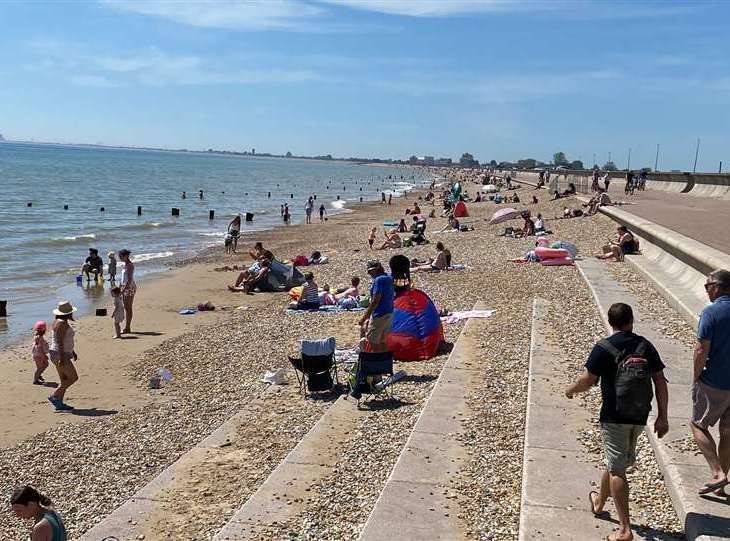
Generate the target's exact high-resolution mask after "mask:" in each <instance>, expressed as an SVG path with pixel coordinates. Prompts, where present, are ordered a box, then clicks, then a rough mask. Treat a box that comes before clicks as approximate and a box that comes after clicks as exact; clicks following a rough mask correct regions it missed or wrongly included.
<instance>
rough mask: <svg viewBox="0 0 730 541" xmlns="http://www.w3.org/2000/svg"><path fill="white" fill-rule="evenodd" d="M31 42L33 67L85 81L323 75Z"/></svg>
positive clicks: (211, 81) (152, 51)
mask: <svg viewBox="0 0 730 541" xmlns="http://www.w3.org/2000/svg"><path fill="white" fill-rule="evenodd" d="M28 45H29V48H30V49H31V50H33V51H34V53H35V54H36V55H37V56H38V57H39V58H37V59H36V60H35V62H34V63H32V64H30V65H29V66H28V69H30V70H32V71H36V72H43V73H51V72H54V71H55V72H57V73H58V75H59V76H60V77H63V78H65V79H66V80H68V81H69V82H71V83H73V84H76V85H80V86H95V87H113V86H140V85H141V86H157V87H160V86H196V85H226V84H238V85H247V84H264V83H278V84H293V83H303V82H309V81H321V80H324V77H323V76H322V75H320V74H319V73H318V72H317V71H316V70H314V69H302V68H290V69H288V68H277V67H271V66H270V64H267V63H266V62H263V61H260V62H258V63H255V64H254V63H251V62H246V61H245V60H242V59H238V58H228V57H214V58H207V57H200V56H195V55H170V54H167V53H165V52H163V51H160V50H159V49H157V48H149V49H146V50H141V51H136V52H134V53H128V54H124V55H107V54H103V53H92V52H90V50H91V49H90V48H88V47H84V46H81V45H79V44H75V43H63V42H52V41H45V40H43V41H33V42H30V43H29V44H28Z"/></svg>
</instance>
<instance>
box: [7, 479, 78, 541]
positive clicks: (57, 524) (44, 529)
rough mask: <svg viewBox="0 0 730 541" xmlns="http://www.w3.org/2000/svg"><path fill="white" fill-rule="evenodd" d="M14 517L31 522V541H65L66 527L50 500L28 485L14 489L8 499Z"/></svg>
mask: <svg viewBox="0 0 730 541" xmlns="http://www.w3.org/2000/svg"><path fill="white" fill-rule="evenodd" d="M10 507H11V509H12V510H13V513H14V514H15V516H16V517H18V518H21V519H23V520H31V519H32V520H33V530H32V532H31V534H30V539H31V541H66V540H67V539H68V537H67V536H66V527H65V526H64V524H63V520H62V519H61V515H59V514H58V513H57V512H56V511H55V509H53V505H52V503H51V500H50V499H49V498H48V497H46V496H44V495H43V494H41V493H40V492H38V490H36V489H35V488H33V487H32V486H30V485H25V486H23V487H20V488H18V489H16V490H15V491H14V492H13V495H12V496H11V497H10Z"/></svg>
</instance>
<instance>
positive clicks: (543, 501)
mask: <svg viewBox="0 0 730 541" xmlns="http://www.w3.org/2000/svg"><path fill="white" fill-rule="evenodd" d="M548 307H549V304H548V302H547V301H544V300H542V299H535V302H534V305H533V313H532V336H531V340H530V372H529V383H528V391H527V414H526V416H525V458H524V462H523V472H522V505H521V510H520V532H519V540H520V541H527V540H535V539H566V540H567V539H573V540H576V541H578V540H583V539H605V538H606V536H607V535H609V534H610V533H611V532H612V530H613V526H614V524H613V523H612V522H609V521H597V520H596V519H595V518H594V517H593V514H592V513H591V512H590V511H589V509H588V492H589V490H590V488H589V487H590V484H589V483H590V481H592V480H597V479H598V478H599V476H600V471H599V469H598V468H597V467H596V465H594V464H592V463H591V461H589V460H587V459H586V457H585V452H584V451H583V447H582V445H581V443H580V442H579V441H578V439H577V435H578V431H579V430H580V429H581V428H585V427H586V426H590V420H591V413H590V412H589V411H588V410H587V409H586V408H584V407H582V406H581V405H580V402H578V401H577V400H567V399H566V398H565V397H564V396H563V389H564V384H563V383H562V376H563V375H564V373H565V366H564V363H563V361H562V359H564V358H565V353H564V352H563V351H562V350H561V349H560V348H559V347H557V346H553V345H551V344H549V343H548V341H547V340H546V332H547V322H546V321H545V317H546V315H547V310H548ZM566 471H570V475H565V472H566ZM567 525H569V526H567Z"/></svg>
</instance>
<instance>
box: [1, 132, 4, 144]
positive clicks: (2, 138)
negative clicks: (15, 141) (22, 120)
mask: <svg viewBox="0 0 730 541" xmlns="http://www.w3.org/2000/svg"><path fill="white" fill-rule="evenodd" d="M2 141H5V137H3V134H2V133H0V142H2Z"/></svg>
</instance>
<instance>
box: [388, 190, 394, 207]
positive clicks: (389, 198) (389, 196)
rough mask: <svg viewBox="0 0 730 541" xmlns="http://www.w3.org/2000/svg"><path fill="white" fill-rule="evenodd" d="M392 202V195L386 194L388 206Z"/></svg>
mask: <svg viewBox="0 0 730 541" xmlns="http://www.w3.org/2000/svg"><path fill="white" fill-rule="evenodd" d="M392 202H393V194H392V193H389V194H388V204H389V205H390V204H391V203H392Z"/></svg>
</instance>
